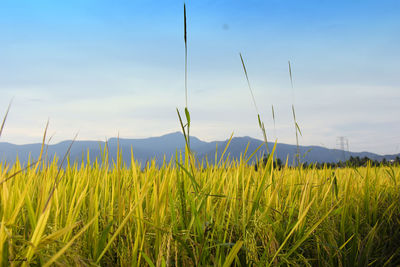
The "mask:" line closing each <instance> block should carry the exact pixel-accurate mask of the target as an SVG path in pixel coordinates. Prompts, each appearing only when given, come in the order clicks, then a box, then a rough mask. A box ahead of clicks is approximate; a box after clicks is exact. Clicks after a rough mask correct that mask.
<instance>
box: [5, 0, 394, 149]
mask: <svg viewBox="0 0 400 267" xmlns="http://www.w3.org/2000/svg"><path fill="white" fill-rule="evenodd" d="M186 9H187V27H188V28H187V29H188V108H189V110H190V114H191V134H193V135H194V136H197V137H198V138H200V139H202V140H205V141H212V140H225V139H227V138H229V137H230V135H231V134H232V133H233V134H234V136H251V137H254V138H258V139H262V133H261V131H260V129H259V127H258V121H257V113H256V110H255V108H254V105H253V102H252V99H251V95H250V91H249V89H248V86H247V82H246V78H245V76H244V72H243V68H242V65H241V61H240V57H239V53H242V56H243V58H244V61H245V64H246V68H247V72H248V76H249V80H250V83H251V86H252V89H253V93H254V97H255V100H256V103H257V106H258V109H259V112H260V116H261V119H262V120H263V121H264V123H265V128H266V131H267V136H268V139H269V140H270V141H274V140H275V139H277V140H278V142H280V143H288V144H295V143H296V139H295V128H294V124H293V117H292V110H291V106H292V104H293V105H294V107H295V111H296V118H297V122H298V125H299V127H300V129H301V133H302V136H301V137H300V138H299V143H300V145H318V146H325V147H328V148H340V145H339V143H338V137H339V136H344V137H346V138H347V140H348V144H349V150H350V151H370V152H375V153H379V154H395V153H400V134H399V133H400V67H399V62H400V55H399V54H400V52H399V43H400V2H399V1H397V0H376V1H371V0H336V1H328V0H314V1H296V0H288V1H286V0H264V1H257V0H241V1H239V0H230V1H226V0H225V1H218V0H215V1H208V0H204V1H187V2H186ZM0 29H1V30H0V116H1V117H3V115H4V114H5V112H6V109H7V106H8V103H9V102H10V101H11V100H12V106H11V110H10V113H9V116H8V119H7V122H6V125H5V129H4V132H3V135H2V136H1V137H0V141H1V142H11V143H16V144H25V143H38V142H41V140H42V137H43V133H44V128H45V125H46V122H47V120H49V130H48V134H49V136H52V139H51V143H57V142H59V141H62V140H70V139H72V138H73V137H74V135H75V134H76V133H77V132H79V135H78V139H79V140H101V141H104V140H105V139H106V138H110V137H116V136H118V135H119V136H120V137H121V138H143V137H151V136H160V135H162V134H166V133H170V132H176V131H179V130H180V125H179V120H178V117H177V113H176V108H178V109H179V110H180V111H181V112H183V110H184V107H185V88H184V62H185V61H184V40H183V1H171V0H165V1H150V0H130V1H128V0H120V1H105V0H69V1H61V0H60V1H50V0H48V1H44V0H29V1H28V0H24V1H22V0H1V2H0ZM289 60H290V62H291V67H292V74H293V89H292V88H291V84H290V79H289V74H288V61H289ZM272 105H273V106H274V110H275V125H274V121H273V118H272Z"/></svg>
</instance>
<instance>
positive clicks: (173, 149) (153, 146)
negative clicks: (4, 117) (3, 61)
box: [0, 132, 400, 166]
mask: <svg viewBox="0 0 400 267" xmlns="http://www.w3.org/2000/svg"><path fill="white" fill-rule="evenodd" d="M70 144H71V141H63V142H60V143H58V144H54V145H49V146H47V157H48V159H52V158H54V157H55V156H57V157H58V158H62V157H63V156H64V154H65V153H66V151H67V150H68V147H69V146H70ZM227 144H228V140H225V141H213V142H204V141H201V140H200V139H198V138H196V137H190V146H191V149H192V150H193V151H194V152H195V153H196V156H197V158H198V159H205V158H207V160H208V162H209V163H211V164H212V163H214V161H215V154H216V151H217V160H219V159H220V157H221V155H222V152H223V150H224V149H225V147H226V145H227ZM262 144H263V141H261V140H258V139H254V138H251V137H247V136H246V137H234V138H232V140H231V142H230V144H229V147H228V149H227V151H226V154H225V157H226V155H228V154H229V157H230V159H239V158H240V157H241V155H243V154H244V152H245V151H246V147H247V146H248V148H247V153H246V157H248V156H250V155H251V154H252V153H253V152H254V151H255V150H256V149H257V148H258V147H259V146H261V145H262ZM106 145H107V148H108V151H109V153H108V155H109V159H110V161H109V162H110V163H111V164H112V161H113V160H114V161H115V160H116V159H117V150H118V146H119V148H120V151H121V155H122V158H123V159H125V163H126V165H128V166H129V165H130V158H131V151H133V156H134V159H135V160H136V161H138V162H139V163H140V164H141V165H142V166H143V165H144V164H146V162H147V161H151V160H152V159H154V160H155V161H156V163H157V164H158V165H160V164H162V162H163V159H164V157H165V159H166V161H167V162H169V161H170V159H171V158H172V157H173V156H174V155H175V154H176V153H177V152H179V151H183V152H182V153H184V148H185V141H184V138H183V134H182V133H180V132H175V133H170V134H166V135H163V136H159V137H150V138H144V139H123V138H119V139H117V138H110V139H109V140H107V143H106V142H102V141H75V142H74V143H73V145H72V148H71V152H70V160H71V161H78V163H80V162H86V161H87V153H89V159H90V161H91V162H94V161H95V160H96V158H97V159H101V155H102V152H103V151H104V148H105V146H106ZM41 146H42V145H41V144H40V143H37V144H27V145H14V144H10V143H4V142H3V143H0V162H4V161H7V162H8V163H14V162H15V159H16V158H17V157H18V159H19V160H20V162H22V163H26V162H28V159H29V158H33V159H37V158H38V157H39V155H40V150H41ZM273 146H274V144H273V143H268V147H269V150H270V151H271V150H272V148H273ZM299 150H300V155H301V161H302V162H308V163H311V162H320V163H322V162H338V161H340V160H343V151H342V150H338V149H328V148H324V147H320V146H300V147H299ZM264 153H266V148H265V146H261V148H260V149H259V150H258V151H257V153H256V155H257V156H258V158H260V156H262V155H263V154H264ZM295 154H296V146H295V145H288V144H281V143H278V144H277V145H276V151H275V155H277V157H278V158H280V159H282V160H283V161H286V160H288V162H289V163H292V162H293V159H294V155H295ZM345 156H346V158H349V157H350V156H353V157H357V156H358V157H360V158H362V157H368V158H370V159H373V160H378V161H381V160H382V159H383V158H386V159H387V160H390V159H394V158H395V157H396V156H400V154H397V155H378V154H374V153H370V152H346V153H345ZM253 160H254V158H253V159H252V160H251V161H253Z"/></svg>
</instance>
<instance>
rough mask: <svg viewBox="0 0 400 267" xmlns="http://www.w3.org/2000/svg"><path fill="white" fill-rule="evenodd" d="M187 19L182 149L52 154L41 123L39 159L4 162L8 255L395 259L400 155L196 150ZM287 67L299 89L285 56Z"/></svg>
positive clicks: (58, 259) (56, 259)
mask: <svg viewBox="0 0 400 267" xmlns="http://www.w3.org/2000/svg"><path fill="white" fill-rule="evenodd" d="M186 27H187V25H186V6H184V42H185V101H186V106H185V109H184V115H185V116H184V117H183V116H181V114H180V112H179V110H178V109H177V113H178V118H179V122H180V125H181V128H182V132H183V134H184V137H185V142H186V150H185V151H183V152H177V154H176V155H175V157H174V159H172V160H170V161H166V160H164V164H163V165H162V166H157V165H156V163H155V161H152V162H149V163H148V164H146V165H145V166H141V165H140V164H139V163H138V162H137V161H135V158H134V156H133V151H132V156H131V158H129V159H122V157H121V156H120V155H121V154H118V156H117V158H116V159H110V158H109V154H108V151H107V148H104V149H103V154H102V157H101V158H98V159H97V160H96V161H95V162H90V157H89V155H87V160H86V161H85V162H82V163H81V164H78V162H70V161H69V158H68V151H66V154H65V156H64V158H62V159H61V158H54V159H53V160H52V161H49V160H47V157H46V145H45V140H46V131H45V134H44V138H43V146H42V153H41V155H40V157H39V158H38V159H32V160H31V162H30V164H28V165H27V166H22V165H21V163H19V161H18V159H17V160H16V163H15V164H12V165H10V164H9V163H7V162H0V217H1V224H0V262H1V266H224V267H227V266H370V265H371V266H399V265H400V187H399V186H400V166H383V165H382V166H371V165H367V166H366V167H360V168H351V167H347V168H337V169H332V168H328V167H326V166H325V168H323V169H317V168H313V167H312V166H309V167H306V168H304V167H302V166H301V163H300V160H299V152H297V163H296V164H295V166H296V167H293V166H289V165H288V163H286V166H284V167H283V168H279V169H274V164H273V155H274V150H273V151H272V152H271V156H270V157H269V160H268V162H267V164H266V165H265V166H259V167H258V168H257V169H258V170H257V171H256V170H255V168H254V166H253V165H251V164H250V162H252V161H251V160H252V158H254V157H256V152H254V153H253V152H252V151H250V152H251V153H252V154H250V153H246V151H244V153H243V155H242V157H241V158H240V159H239V160H233V159H229V155H224V154H225V153H223V154H222V157H221V158H218V159H217V158H216V160H215V162H216V164H214V165H211V164H208V163H207V161H205V162H201V163H200V162H197V161H196V159H195V157H194V154H193V153H192V151H191V150H190V143H189V140H190V139H189V135H190V132H189V129H190V123H191V120H190V113H189V108H188V105H187V99H188V88H187V29H186ZM240 59H241V63H242V66H243V70H244V73H245V78H246V80H247V83H248V87H249V90H250V93H251V97H252V100H253V104H254V107H255V109H256V112H257V119H258V124H259V128H260V130H261V131H262V134H263V137H264V141H265V143H266V144H267V135H266V130H265V126H264V123H263V121H262V120H261V117H260V113H259V111H258V108H257V105H256V102H255V98H254V95H253V91H252V89H251V86H250V81H249V77H248V73H247V70H246V67H245V63H244V60H243V57H242V55H241V54H240ZM289 75H290V82H291V86H292V90H293V78H292V70H291V65H290V62H289ZM9 109H10V106H9V107H8V110H7V112H6V115H5V117H4V119H3V122H2V125H1V128H0V136H1V133H2V131H3V128H4V124H5V121H6V118H7V114H8V111H9ZM292 113H293V122H294V127H295V131H296V144H297V147H298V146H299V140H298V139H299V135H301V131H300V127H299V125H298V123H297V119H296V115H295V109H294V104H292ZM182 114H183V113H182ZM272 116H273V120H274V125H275V112H274V107H273V106H272ZM185 120H186V121H185ZM46 129H47V127H46ZM71 145H73V144H71ZM228 145H229V143H228ZM267 150H268V146H267ZM297 150H298V149H297ZM225 151H226V148H225ZM216 157H217V156H216ZM127 161H130V162H131V164H130V167H129V168H128V167H127V165H126V164H125V162H127ZM167 162H169V163H167ZM217 162H218V163H217ZM65 163H66V164H65ZM65 165H66V166H65ZM61 166H65V167H61Z"/></svg>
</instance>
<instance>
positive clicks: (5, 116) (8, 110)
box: [0, 100, 12, 137]
mask: <svg viewBox="0 0 400 267" xmlns="http://www.w3.org/2000/svg"><path fill="white" fill-rule="evenodd" d="M11 104H12V100H11V101H10V103H9V104H8V107H7V111H6V114H5V115H4V118H3V121H2V123H1V127H0V137H1V134H2V133H3V129H4V125H5V123H6V120H7V116H8V113H9V112H10V108H11Z"/></svg>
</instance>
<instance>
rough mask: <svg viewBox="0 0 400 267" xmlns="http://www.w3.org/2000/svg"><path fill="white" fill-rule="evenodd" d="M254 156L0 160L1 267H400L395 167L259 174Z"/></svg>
mask: <svg viewBox="0 0 400 267" xmlns="http://www.w3.org/2000/svg"><path fill="white" fill-rule="evenodd" d="M188 155H189V154H188ZM250 156H251V155H248V156H246V155H244V156H243V157H242V158H241V160H238V161H231V160H228V157H226V158H222V159H219V164H218V165H215V166H207V165H204V167H201V165H199V164H198V163H195V162H194V160H193V158H192V157H186V158H185V157H184V156H182V154H179V155H177V156H176V158H175V161H171V162H170V163H169V164H168V165H167V164H164V165H163V166H161V167H157V166H156V164H155V162H152V163H149V164H148V165H146V166H140V165H139V164H138V163H137V162H135V159H134V158H133V156H132V157H131V158H130V159H124V160H130V161H131V162H132V164H131V166H130V167H129V168H127V167H126V166H124V163H123V162H124V160H123V159H122V158H120V157H119V158H118V159H116V160H115V162H113V167H110V166H109V165H110V164H108V163H109V162H108V160H109V159H108V156H107V151H106V150H104V154H103V158H102V159H99V160H98V161H96V162H91V163H90V164H84V165H82V166H81V167H80V168H78V164H77V163H75V164H73V165H72V164H70V163H68V166H67V167H65V168H59V165H60V160H57V159H55V160H54V161H51V162H46V161H44V160H42V161H39V162H37V163H34V164H31V166H29V167H28V168H24V167H23V166H21V165H20V164H19V163H18V162H17V163H16V164H15V165H13V166H10V165H8V164H7V163H5V162H3V163H1V165H0V178H1V179H0V181H1V182H0V183H1V184H0V201H1V205H0V216H1V226H0V255H1V261H2V266H7V265H11V266H21V265H22V266H29V265H43V266H52V265H54V266H75V265H80V266H114V265H115V266H281V265H283V266H286V265H294V266H367V265H373V266H395V265H398V264H400V205H399V200H400V190H399V185H400V167H399V166H395V167H371V166H367V167H363V168H357V169H355V168H343V169H335V170H333V169H329V168H324V169H322V170H321V169H313V168H306V169H301V168H292V167H289V166H286V167H284V168H282V169H280V170H277V169H273V164H272V158H270V160H269V161H268V163H267V165H266V166H265V167H263V168H259V169H258V171H255V169H254V167H253V166H250V165H249V164H247V160H248V159H249V157H250ZM88 159H89V157H88ZM66 160H68V159H66Z"/></svg>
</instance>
